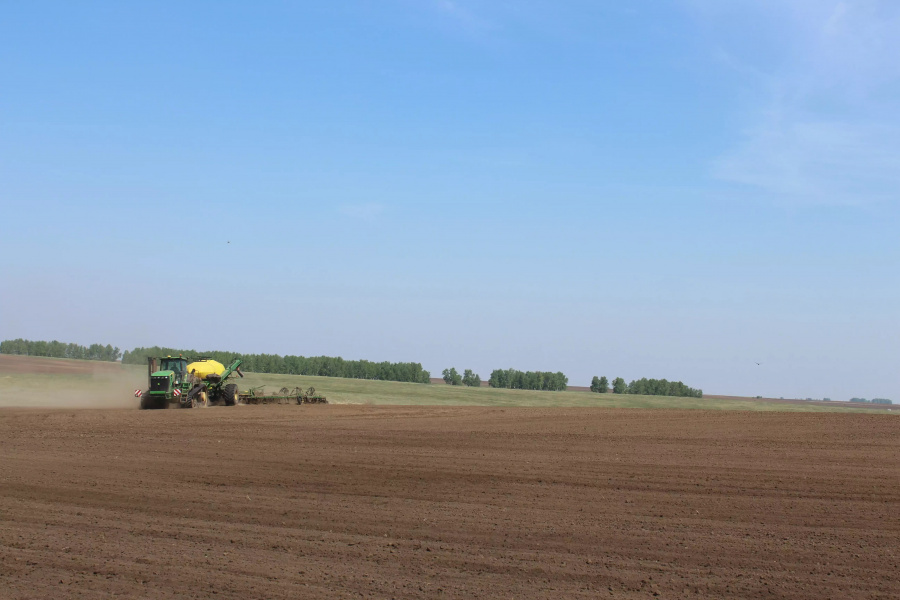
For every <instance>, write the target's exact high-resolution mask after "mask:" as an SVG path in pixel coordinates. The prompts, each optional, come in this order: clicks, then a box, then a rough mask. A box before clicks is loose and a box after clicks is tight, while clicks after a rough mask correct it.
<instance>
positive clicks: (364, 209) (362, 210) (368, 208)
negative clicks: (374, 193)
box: [340, 202, 385, 221]
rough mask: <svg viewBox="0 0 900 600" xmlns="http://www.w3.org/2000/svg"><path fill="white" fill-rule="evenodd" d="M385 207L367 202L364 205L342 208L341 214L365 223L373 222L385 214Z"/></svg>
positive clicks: (348, 205) (346, 205)
mask: <svg viewBox="0 0 900 600" xmlns="http://www.w3.org/2000/svg"><path fill="white" fill-rule="evenodd" d="M384 208H385V207H384V205H383V204H378V203H377V202H365V203H362V204H345V205H343V206H341V207H340V211H341V214H343V215H344V216H347V217H350V218H353V219H361V220H363V221H372V220H374V219H375V218H376V217H378V216H379V215H380V214H382V213H383V212H384Z"/></svg>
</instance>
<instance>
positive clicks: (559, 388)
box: [488, 369, 569, 392]
mask: <svg viewBox="0 0 900 600" xmlns="http://www.w3.org/2000/svg"><path fill="white" fill-rule="evenodd" d="M568 384H569V378H568V377H566V376H565V375H564V374H563V373H560V372H557V373H550V372H544V371H527V372H524V373H523V372H522V371H517V370H516V369H495V370H494V371H492V372H491V378H490V379H489V380H488V385H490V386H491V387H492V388H506V389H510V390H544V391H553V392H564V391H566V386H567V385H568Z"/></svg>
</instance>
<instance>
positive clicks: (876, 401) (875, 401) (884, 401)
mask: <svg viewBox="0 0 900 600" xmlns="http://www.w3.org/2000/svg"><path fill="white" fill-rule="evenodd" d="M850 402H865V403H868V404H893V403H894V401H893V400H888V399H887V398H872V399H871V400H866V399H865V398H850Z"/></svg>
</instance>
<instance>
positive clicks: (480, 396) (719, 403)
mask: <svg viewBox="0 0 900 600" xmlns="http://www.w3.org/2000/svg"><path fill="white" fill-rule="evenodd" d="M245 375H246V377H245V378H244V379H237V380H236V381H237V383H238V385H239V387H240V389H241V390H242V391H244V390H247V389H249V388H251V387H256V386H261V385H264V386H266V389H267V390H268V391H269V392H277V391H278V390H279V389H280V388H282V387H287V388H293V387H297V386H299V387H303V388H308V387H310V386H312V387H315V388H316V391H318V392H319V393H321V394H323V395H325V396H326V397H327V398H328V401H329V402H330V403H334V404H372V405H391V404H393V405H423V406H543V407H546V406H561V407H575V406H578V407H586V406H596V407H609V408H685V409H705V410H749V411H787V412H866V413H874V414H878V413H882V414H895V415H896V414H900V412H893V413H891V412H889V411H888V410H886V409H884V410H880V409H862V408H849V407H842V406H822V405H812V404H809V405H807V404H781V403H777V402H761V401H751V400H720V399H705V398H672V397H667V396H632V395H616V394H594V393H590V392H535V391H525V390H504V389H492V388H467V387H457V386H449V385H442V384H431V385H425V384H416V383H398V382H393V381H369V380H361V379H342V378H338V377H308V376H303V375H274V374H264V373H246V374H245ZM146 380H147V370H146V367H143V366H141V365H122V367H121V372H120V374H112V375H111V374H109V373H103V374H97V375H90V374H77V375H73V374H21V373H9V372H6V373H0V406H73V407H74V406H108V407H122V408H127V407H137V401H136V400H135V399H134V397H133V392H134V389H135V388H141V389H145V388H146V385H147V381H146ZM94 400H99V402H95V401H94Z"/></svg>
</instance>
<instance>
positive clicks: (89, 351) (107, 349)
mask: <svg viewBox="0 0 900 600" xmlns="http://www.w3.org/2000/svg"><path fill="white" fill-rule="evenodd" d="M0 354H18V355H21V356H47V357H50V358H77V359H79V360H106V361H109V362H113V361H116V360H119V358H120V357H121V356H122V352H121V350H119V349H118V348H115V347H113V346H110V345H109V344H107V345H105V346H103V345H101V344H91V345H90V346H82V345H80V344H66V343H64V342H57V341H56V340H53V341H52V342H44V341H32V340H23V339H21V338H20V339H17V340H4V341H2V342H0Z"/></svg>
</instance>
